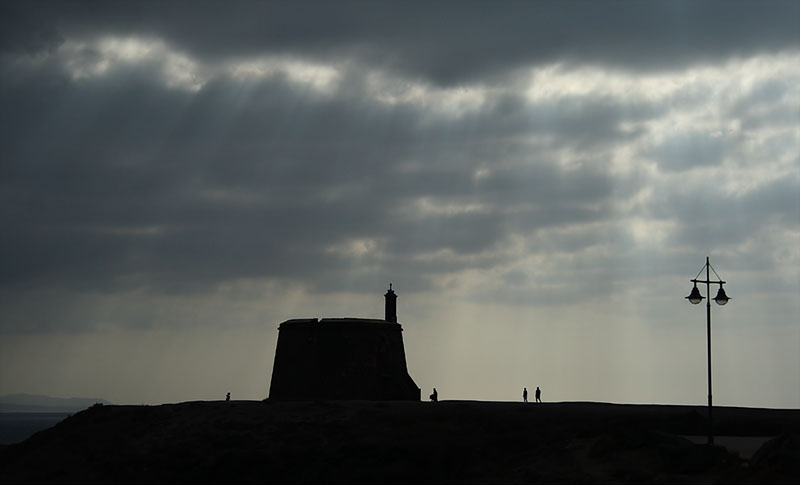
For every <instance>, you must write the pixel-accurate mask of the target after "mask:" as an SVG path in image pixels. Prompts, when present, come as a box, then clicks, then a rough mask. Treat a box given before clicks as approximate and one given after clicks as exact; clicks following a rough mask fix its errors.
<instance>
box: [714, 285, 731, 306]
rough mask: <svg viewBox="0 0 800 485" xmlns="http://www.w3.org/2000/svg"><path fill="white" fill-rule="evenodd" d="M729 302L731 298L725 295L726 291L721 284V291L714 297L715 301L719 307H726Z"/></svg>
mask: <svg viewBox="0 0 800 485" xmlns="http://www.w3.org/2000/svg"><path fill="white" fill-rule="evenodd" d="M728 300H730V298H728V295H726V294H725V289H724V288H723V287H722V285H721V284H720V285H719V291H717V296H715V297H714V301H715V302H717V305H725V304H726V303H728Z"/></svg>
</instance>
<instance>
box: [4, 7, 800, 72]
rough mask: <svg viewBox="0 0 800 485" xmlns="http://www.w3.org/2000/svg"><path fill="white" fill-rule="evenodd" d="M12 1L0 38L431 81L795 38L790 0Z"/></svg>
mask: <svg viewBox="0 0 800 485" xmlns="http://www.w3.org/2000/svg"><path fill="white" fill-rule="evenodd" d="M20 5H21V6H15V7H10V8H11V11H12V13H13V15H7V16H4V18H5V21H4V25H3V29H2V31H3V32H4V33H5V34H4V36H3V44H4V46H12V47H13V46H20V45H22V46H26V49H28V50H30V49H37V48H41V49H44V48H49V47H51V46H52V45H54V44H55V43H57V42H56V41H55V39H60V38H62V37H65V36H69V37H73V36H94V35H102V34H109V33H113V34H115V35H129V34H137V35H152V36H156V37H160V38H163V39H166V40H167V41H168V42H170V43H173V44H175V45H176V46H177V48H178V49H180V50H183V51H186V52H189V53H190V54H191V55H193V56H196V57H200V58H227V57H231V56H234V57H236V56H248V55H262V54H265V53H280V54H289V55H295V56H301V57H310V58H316V59H330V58H331V57H344V58H347V57H351V58H360V59H362V60H364V61H365V62H368V63H370V64H372V65H377V66H380V67H382V68H389V69H393V70H397V71H400V72H404V73H406V74H407V75H409V76H411V77H416V76H423V77H426V78H428V79H430V80H433V81H435V82H437V83H440V84H459V83H461V82H465V81H469V80H472V79H476V78H478V77H481V76H486V75H492V74H503V73H504V72H506V71H509V70H513V69H515V68H516V67H518V66H524V65H530V64H537V63H550V62H557V61H558V62H562V61H568V62H576V63H584V62H589V63H594V64H609V65H616V66H618V67H622V68H630V69H648V70H650V69H657V70H660V69H669V68H675V67H677V66H681V65H687V64H693V63H698V62H703V61H707V60H710V59H714V60H715V61H718V60H719V59H722V58H727V57H732V56H748V55H752V54H756V53H760V52H771V51H776V50H782V49H786V48H795V49H796V48H797V46H798V43H800V34H798V29H797V21H798V18H799V17H800V6H798V5H797V3H796V2H791V1H786V2H779V1H776V2H769V4H768V6H765V5H763V4H761V3H757V2H737V1H716V2H707V1H700V2H697V1H678V2H658V3H651V2H627V1H625V2H622V1H620V2H592V3H586V2H526V3H508V2H491V3H487V2H459V3H458V5H455V4H453V3H449V2H433V3H431V2H425V3H415V2H405V3H403V4H389V3H384V2H270V3H255V2H235V3H233V4H225V5H224V6H222V5H220V4H219V3H217V2H196V1H192V2H166V3H165V2H135V3H129V2H124V3H114V2H21V3H20ZM767 7H768V8H767ZM26 26H27V27H26Z"/></svg>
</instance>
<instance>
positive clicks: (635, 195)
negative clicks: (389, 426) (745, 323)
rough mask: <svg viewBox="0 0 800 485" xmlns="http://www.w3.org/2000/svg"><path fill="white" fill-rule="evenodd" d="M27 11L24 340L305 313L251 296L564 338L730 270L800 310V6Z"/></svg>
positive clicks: (15, 134)
mask: <svg viewBox="0 0 800 485" xmlns="http://www.w3.org/2000/svg"><path fill="white" fill-rule="evenodd" d="M512 7H513V8H512ZM4 8H5V12H4V15H2V18H3V19H4V20H3V28H2V32H3V34H2V37H0V104H1V105H2V106H3V116H2V118H0V120H1V121H0V123H1V124H2V126H1V127H2V135H0V137H2V143H0V160H2V162H1V163H0V200H2V202H3V204H2V209H0V222H2V227H3V230H2V231H3V236H2V239H0V254H2V257H3V261H4V264H3V267H4V271H2V272H0V317H2V318H0V321H2V323H1V324H0V325H2V328H1V330H2V331H3V332H5V333H7V334H23V333H26V332H31V331H37V332H38V331H50V330H59V331H69V332H72V331H85V330H87V329H93V328H97V327H98V326H100V327H102V326H103V325H112V326H121V327H122V328H126V327H133V328H147V327H148V326H149V325H152V324H153V322H154V321H158V322H159V325H166V326H169V327H172V326H174V327H175V328H182V326H183V325H185V324H186V321H189V320H191V321H196V320H195V316H189V315H188V314H182V313H181V312H180V311H178V310H175V309H179V308H185V306H186V304H187V301H189V300H191V301H196V300H192V299H193V298H199V299H207V300H208V301H218V302H220V305H222V307H226V305H228V304H230V302H231V301H232V300H231V299H232V298H233V299H234V300H236V299H238V298H245V299H248V301H251V300H252V299H258V298H265V299H266V300H269V301H271V303H270V305H272V306H271V307H270V308H271V310H270V311H271V312H272V313H270V314H269V315H268V316H267V317H266V318H268V319H276V318H278V316H283V315H285V314H287V313H289V308H288V307H286V306H285V305H283V306H282V304H281V303H280V298H278V297H276V300H275V301H272V300H270V298H268V297H265V296H264V294H263V293H259V292H256V293H255V294H250V295H249V296H247V297H244V296H242V293H241V292H242V291H245V290H242V288H244V287H246V286H247V285H248V284H249V285H251V286H252V287H257V288H262V289H264V290H263V291H264V292H266V293H270V292H272V293H273V294H278V293H280V294H283V293H281V292H284V291H293V290H290V289H292V288H294V289H297V288H300V289H302V292H304V294H305V295H308V296H309V298H311V297H312V296H313V295H322V294H325V293H330V292H333V293H336V294H339V295H347V296H346V297H342V298H345V299H344V300H341V299H340V301H352V302H356V301H362V300H359V298H362V297H363V296H364V295H367V294H376V293H377V292H378V291H380V290H381V289H382V288H383V286H384V285H386V284H387V282H388V281H389V280H391V281H394V282H395V284H396V285H397V286H398V288H403V289H405V293H404V294H405V295H416V298H417V301H420V302H421V301H422V300H424V301H426V302H427V301H428V300H427V299H426V298H428V297H426V296H425V294H426V293H427V294H428V295H448V298H451V302H452V303H453V304H458V302H470V303H475V302H478V303H484V304H489V305H494V304H498V305H508V306H504V308H506V310H504V311H509V312H513V311H516V310H513V309H514V308H529V309H537V308H543V307H548V306H555V307H558V308H562V309H566V308H568V307H569V306H570V305H574V304H575V303H576V301H575V295H581V297H580V300H581V302H583V304H586V302H592V301H602V300H603V299H608V298H619V294H620V292H623V293H624V294H626V295H628V297H630V298H634V295H638V293H637V292H638V290H637V289H636V288H640V287H643V286H647V285H651V284H652V285H654V286H655V287H658V288H662V289H663V288H669V285H670V284H674V282H675V281H680V282H683V281H685V280H686V279H688V278H690V277H691V276H693V273H691V272H692V271H695V270H696V269H699V266H700V265H701V264H702V261H703V259H702V258H703V257H704V256H705V255H707V254H712V255H713V259H715V260H716V259H718V260H720V261H721V262H722V263H723V264H722V265H720V266H721V267H724V268H725V269H727V270H728V273H727V274H728V275H730V276H737V277H740V278H739V282H738V283H737V284H738V285H740V286H739V287H738V288H739V289H740V290H742V291H744V290H747V291H752V292H753V293H754V294H756V295H761V294H762V293H759V291H760V290H759V287H762V288H770V290H769V291H770V292H771V294H775V292H777V294H782V295H789V296H791V295H796V294H797V291H798V280H797V274H800V251H798V249H796V248H798V247H800V244H798V243H800V196H799V195H798V194H800V156H799V155H798V154H800V141H798V140H800V136H798V135H800V132H799V131H798V130H799V128H798V127H800V120H799V119H798V117H799V115H798V106H800V88H798V86H800V67H798V66H800V34H798V29H797V20H798V17H799V16H800V9H798V6H797V4H796V3H793V2H786V3H783V2H775V3H771V4H770V5H769V7H768V8H766V7H764V6H762V5H755V4H752V3H748V2H743V3H739V2H724V3H717V2H669V3H664V4H660V3H659V4H656V5H652V4H643V3H639V2H630V3H628V2H616V3H610V4H603V3H601V4H597V5H594V4H591V5H587V4H584V3H574V4H573V3H569V2H565V3H550V2H547V3H530V4H525V5H517V4H514V5H509V4H505V3H500V4H492V5H486V4H484V3H479V4H470V3H466V4H460V5H459V8H458V11H453V8H454V6H453V5H449V4H445V3H442V4H438V3H437V4H435V5H434V6H429V5H425V6H423V5H413V6H406V7H397V6H395V7H392V8H389V7H388V6H386V5H382V4H364V3H338V2H337V3H335V4H331V3H327V2H326V3H322V4H301V5H297V4H291V5H290V4H284V3H278V4H269V5H252V4H249V3H239V4H237V5H235V6H232V7H230V8H226V9H225V10H223V11H221V10H220V8H219V7H218V6H217V5H216V4H213V3H208V4H206V3H198V2H191V7H190V6H189V4H182V3H175V4H170V5H169V6H163V5H161V4H160V3H157V2H154V3H147V2H144V3H136V4H124V5H122V6H120V5H115V6H113V7H110V6H106V5H105V3H101V4H99V5H91V4H89V3H81V4H73V3H70V4H62V3H60V2H56V3H53V4H50V3H47V2H41V3H40V2H34V3H29V2H25V3H21V4H20V5H18V6H14V5H11V6H6V7H4ZM695 266H697V267H698V268H695ZM690 273H691V274H690ZM772 278H778V279H779V281H780V282H781V284H773V285H770V284H769V282H770V281H772ZM730 279H731V280H732V281H734V280H735V279H736V278H733V277H731V278H730ZM744 281H747V282H748V283H744ZM248 282H249V283H248ZM667 282H671V283H667ZM665 285H666V286H665ZM684 286H685V285H684ZM226 288H228V289H230V288H238V290H237V291H236V292H231V291H230V290H226ZM277 288H280V290H278V289H277ZM684 289H685V288H683V287H682V286H681V287H680V288H678V289H677V290H675V289H674V288H669V289H668V291H679V292H680V291H684ZM753 293H751V294H753ZM764 294H766V292H765V293H764ZM163 295H173V296H174V298H175V299H176V300H174V301H172V300H169V299H168V298H167V299H162V298H164V297H163ZM347 298H353V299H352V300H347ZM43 299H46V301H47V302H48V304H46V305H44V306H42V305H41V302H42V300H43ZM184 299H189V300H184ZM132 302H151V303H152V304H153V305H155V307H157V308H162V309H163V312H165V313H166V314H169V315H171V316H170V317H169V318H163V317H161V318H160V317H159V316H158V311H150V310H152V308H151V309H150V310H145V309H143V307H142V305H140V304H139V303H132ZM222 302H227V303H222ZM425 304H427V303H425ZM662 304H664V305H667V304H666V303H662V300H661V299H656V301H654V303H653V305H654V306H655V307H658V308H661V307H660V306H659V305H662ZM672 304H673V303H669V305H672ZM147 305H148V304H144V306H147ZM343 306H344V307H347V305H343ZM115 308H116V309H118V310H121V309H124V311H118V312H115V311H114V309H115ZM431 308H439V309H438V310H431V312H432V313H429V314H428V316H430V315H433V314H434V313H436V312H440V311H441V312H444V310H443V309H442V308H440V307H431ZM664 308H668V306H665V307H664ZM88 309H93V310H92V311H89V310H88ZM295 310H296V309H295V308H294V307H292V309H291V311H295ZM93 311H94V315H95V316H94V317H92V312H93ZM172 311H177V313H176V314H173V313H171V312H172ZM344 311H347V310H344ZM632 311H633V310H632ZM642 311H643V312H645V313H643V314H642V315H641V316H642V318H645V316H646V317H647V320H648V321H649V322H650V323H651V324H652V325H655V326H657V325H658V321H659V319H658V317H656V316H655V315H652V314H650V313H648V312H647V310H642ZM772 311H774V312H775V313H774V318H772V320H773V321H774V322H775V323H776V324H778V323H780V322H786V321H788V320H791V319H792V318H793V316H796V315H797V308H796V307H795V308H794V310H792V309H791V307H788V308H787V307H785V306H777V307H775V308H774V309H773V310H772ZM350 312H351V313H357V312H358V309H357V308H356V309H355V310H351V311H350ZM781 312H782V313H781ZM378 313H379V312H378ZM445 313H446V312H445ZM656 313H657V312H656ZM110 315H113V317H110ZM181 315H183V316H181ZM290 316H292V315H290ZM294 316H304V315H294ZM316 316H336V315H316ZM419 316H420V317H423V316H424V315H423V314H420V315H419ZM650 317H652V319H651V318H650ZM242 318H250V317H244V316H242ZM662 318H663V316H662ZM787 319H788V320H787ZM200 320H203V318H200Z"/></svg>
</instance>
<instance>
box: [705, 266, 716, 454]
mask: <svg viewBox="0 0 800 485" xmlns="http://www.w3.org/2000/svg"><path fill="white" fill-rule="evenodd" d="M709 266H711V265H710V264H709V263H708V256H706V295H710V294H711V282H710V279H711V278H710V275H709V274H708V268H709ZM706 342H707V344H708V352H707V354H708V444H709V445H713V444H714V420H713V419H712V414H713V413H714V406H713V405H712V403H711V298H706Z"/></svg>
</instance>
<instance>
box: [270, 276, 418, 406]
mask: <svg viewBox="0 0 800 485" xmlns="http://www.w3.org/2000/svg"><path fill="white" fill-rule="evenodd" d="M384 297H385V299H386V313H385V319H384V320H377V319H369V318H323V319H321V320H317V319H316V318H303V319H292V320H287V321H285V322H283V323H281V325H280V327H278V331H279V333H278V346H277V348H276V350H275V364H274V365H273V367H272V382H271V384H270V389H269V397H270V399H284V400H307V399H309V400H310V399H349V400H352V399H365V400H402V401H419V399H420V390H419V387H417V384H416V383H415V382H414V380H413V379H412V378H411V376H410V375H408V369H407V367H406V353H405V348H404V347H403V335H402V334H401V333H400V332H402V331H403V328H402V327H401V326H400V324H399V323H397V294H395V292H394V290H392V285H389V290H388V291H387V292H386V294H385V295H384Z"/></svg>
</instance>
